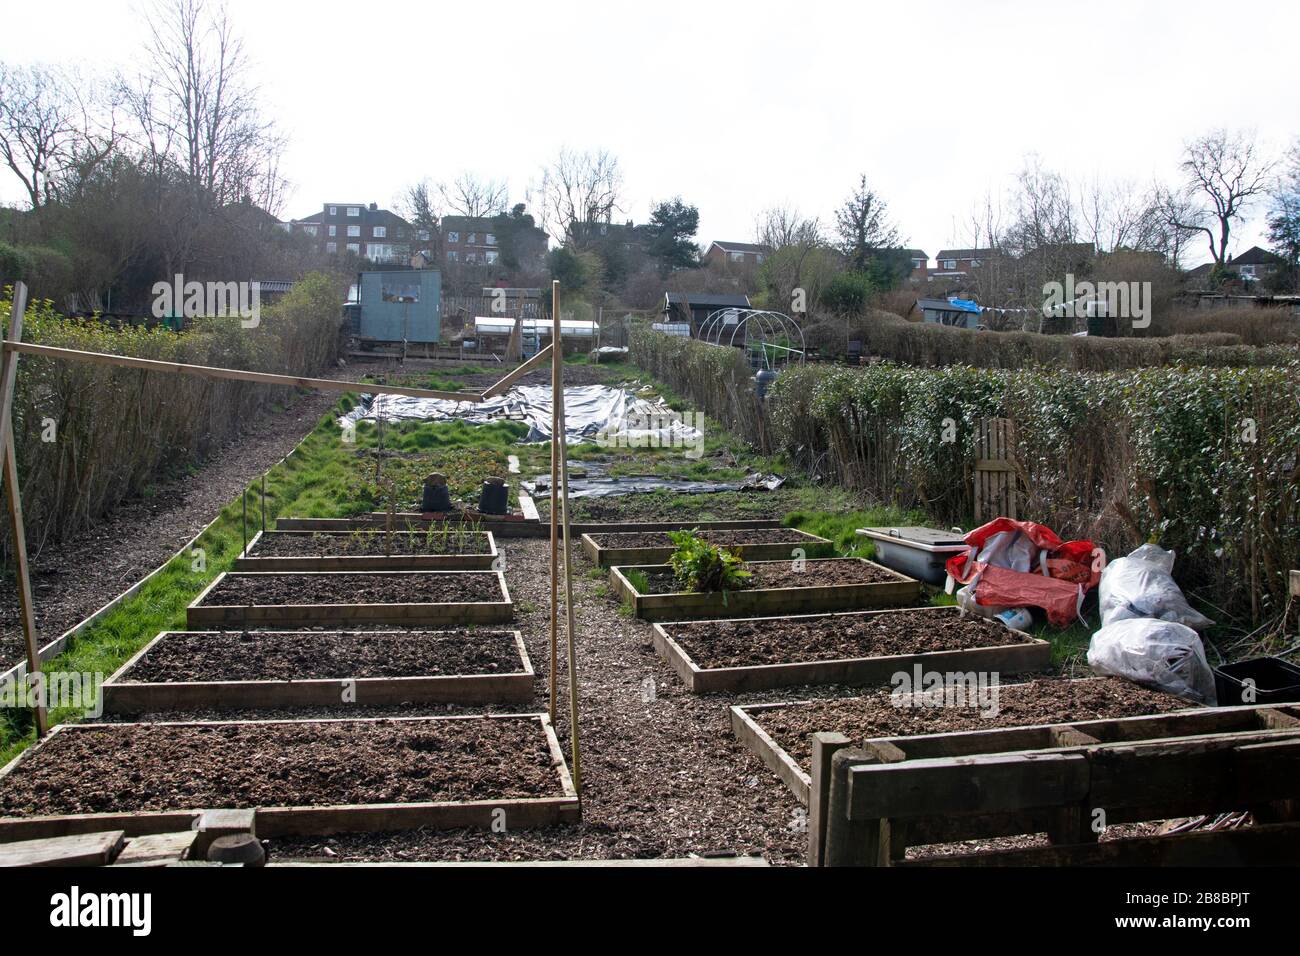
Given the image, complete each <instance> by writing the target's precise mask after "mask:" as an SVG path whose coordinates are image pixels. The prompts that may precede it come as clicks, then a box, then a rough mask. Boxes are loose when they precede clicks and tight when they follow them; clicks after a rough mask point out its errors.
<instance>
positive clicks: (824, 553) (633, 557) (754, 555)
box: [582, 528, 835, 568]
mask: <svg viewBox="0 0 1300 956" xmlns="http://www.w3.org/2000/svg"><path fill="white" fill-rule="evenodd" d="M715 530H716V529H715ZM728 530H736V529H728ZM745 530H780V531H781V532H782V533H785V534H788V537H786V538H785V539H784V540H781V541H776V542H765V543H762V544H741V545H727V546H726V547H727V548H728V549H729V550H731V551H735V552H736V553H737V554H739V555H740V556H741V557H742V558H744V559H745V560H746V561H789V560H791V559H792V558H793V557H794V555H793V554H792V552H793V550H794V549H795V548H803V549H804V551H805V554H804V557H805V558H808V559H819V560H821V559H825V558H828V557H830V556H831V555H833V554H834V548H835V546H834V544H833V542H831V541H830V540H828V539H827V538H820V537H818V536H817V535H815V534H809V533H808V532H806V531H797V530H795V529H793V528H782V529H766V528H760V529H745ZM623 533H626V532H617V531H616V532H603V533H599V534H596V535H593V534H592V533H590V532H586V533H584V534H583V535H582V547H583V552H584V553H585V554H586V555H587V558H588V560H590V561H591V562H592V563H593V564H595V565H597V566H598V567H602V568H608V567H613V566H615V565H625V564H630V565H645V564H663V563H665V562H666V561H667V560H668V559H669V558H670V557H672V554H673V552H674V551H675V550H676V548H675V547H673V546H672V545H671V544H665V545H664V546H663V547H650V548H611V547H606V546H604V545H602V544H601V543H600V541H599V540H597V539H598V538H603V537H605V536H607V535H609V534H623ZM649 533H654V532H649ZM702 534H703V536H704V537H705V538H706V539H707V538H708V531H707V530H705V531H702Z"/></svg>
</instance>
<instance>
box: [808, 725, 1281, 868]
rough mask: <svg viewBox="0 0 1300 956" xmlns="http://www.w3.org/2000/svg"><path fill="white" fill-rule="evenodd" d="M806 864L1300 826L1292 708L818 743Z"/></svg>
mask: <svg viewBox="0 0 1300 956" xmlns="http://www.w3.org/2000/svg"><path fill="white" fill-rule="evenodd" d="M812 756H813V762H812V774H811V782H810V797H811V805H810V813H809V862H810V864H812V865H868V866H871V865H885V866H888V865H892V864H893V863H894V862H896V861H898V860H901V859H903V857H904V854H905V852H906V849H907V847H908V846H919V845H927V844H933V843H944V842H952V841H956V840H969V839H981V838H985V837H990V836H1004V835H1008V834H1010V833H1040V832H1045V833H1047V835H1048V838H1049V839H1050V840H1051V841H1052V843H1053V844H1057V845H1077V844H1091V843H1096V841H1097V836H1098V833H1099V832H1100V830H1101V829H1104V828H1105V827H1106V826H1110V825H1114V824H1119V823H1134V822H1139V821H1150V820H1165V819H1172V818H1177V817H1183V816H1194V815H1200V814H1209V813H1223V812H1230V811H1240V810H1250V811H1252V812H1253V813H1255V814H1256V816H1257V818H1259V819H1262V820H1264V821H1265V822H1273V821H1286V822H1292V821H1296V820H1300V804H1298V803H1297V796H1298V795H1300V709H1297V708H1290V707H1285V706H1251V707H1221V708H1209V709H1203V710H1192V711H1180V712H1175V713H1170V714H1157V715H1153V716H1145V717H1126V718H1117V719H1108V720H1091V721H1077V722H1073V723H1069V724H1045V725H1039V726H1032V727H1014V728H997V729H992V730H987V731H984V730H977V731H964V732H960V733H952V734H933V735H924V736H917V737H904V738H900V737H895V738H880V739H876V740H868V741H865V742H864V743H863V744H862V746H861V747H857V746H854V745H853V743H852V742H851V741H849V740H848V739H847V738H845V737H844V736H843V735H842V734H814V735H813V748H812Z"/></svg>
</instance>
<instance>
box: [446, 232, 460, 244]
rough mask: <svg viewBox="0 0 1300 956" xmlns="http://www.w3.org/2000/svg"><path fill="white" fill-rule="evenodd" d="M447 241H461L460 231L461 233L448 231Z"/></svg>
mask: <svg viewBox="0 0 1300 956" xmlns="http://www.w3.org/2000/svg"><path fill="white" fill-rule="evenodd" d="M447 241H448V242H460V233H459V232H449V233H447Z"/></svg>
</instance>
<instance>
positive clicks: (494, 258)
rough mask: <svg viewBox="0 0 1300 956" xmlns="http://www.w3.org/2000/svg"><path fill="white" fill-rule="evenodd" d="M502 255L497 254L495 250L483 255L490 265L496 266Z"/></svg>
mask: <svg viewBox="0 0 1300 956" xmlns="http://www.w3.org/2000/svg"><path fill="white" fill-rule="evenodd" d="M500 255H501V253H499V252H497V251H496V250H495V249H489V250H488V251H487V252H485V253H483V259H484V261H485V262H487V264H488V265H495V264H496V261H497V259H498V258H500Z"/></svg>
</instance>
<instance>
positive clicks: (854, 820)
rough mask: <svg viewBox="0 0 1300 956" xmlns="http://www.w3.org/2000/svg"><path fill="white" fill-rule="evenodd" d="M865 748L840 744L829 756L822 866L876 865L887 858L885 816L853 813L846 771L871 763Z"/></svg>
mask: <svg viewBox="0 0 1300 956" xmlns="http://www.w3.org/2000/svg"><path fill="white" fill-rule="evenodd" d="M875 762H876V758H875V757H873V756H872V755H871V754H869V753H867V752H866V751H865V750H857V749H854V748H852V747H844V748H841V749H839V750H836V751H835V753H834V755H833V756H832V757H831V772H830V787H829V789H828V793H827V801H826V811H825V816H826V847H825V851H824V860H825V865H826V866H879V865H881V864H882V863H885V864H887V863H888V862H889V843H890V834H889V824H888V822H887V821H885V820H881V819H879V818H876V819H864V818H861V817H854V816H853V815H852V813H851V812H850V811H851V808H852V802H853V795H852V789H851V777H850V772H851V771H852V770H853V769H856V768H860V767H870V766H872V765H874V764H875Z"/></svg>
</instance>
